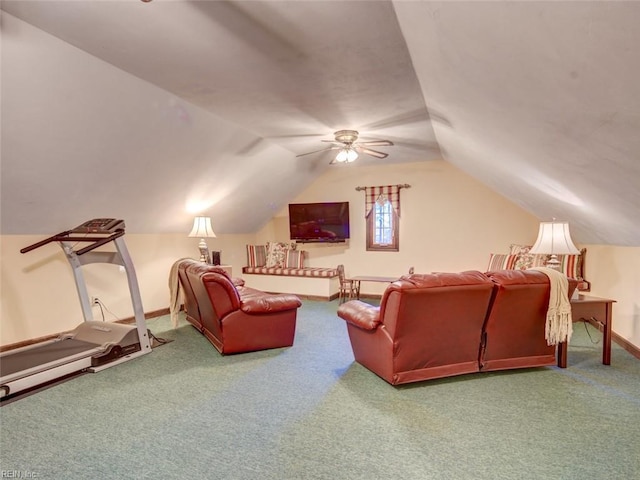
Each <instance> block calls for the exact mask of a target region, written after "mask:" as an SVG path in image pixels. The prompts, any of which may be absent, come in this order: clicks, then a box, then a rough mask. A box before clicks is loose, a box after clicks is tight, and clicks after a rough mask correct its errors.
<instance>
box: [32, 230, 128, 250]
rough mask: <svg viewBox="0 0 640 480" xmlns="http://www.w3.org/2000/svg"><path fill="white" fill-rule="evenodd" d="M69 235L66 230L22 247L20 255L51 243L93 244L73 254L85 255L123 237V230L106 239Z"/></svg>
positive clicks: (68, 231) (69, 231)
mask: <svg viewBox="0 0 640 480" xmlns="http://www.w3.org/2000/svg"><path fill="white" fill-rule="evenodd" d="M70 233H72V232H71V230H67V231H66V232H60V233H58V234H56V235H54V236H52V237H49V238H45V239H44V240H41V241H39V242H37V243H34V244H33V245H29V246H28V247H24V248H22V249H20V253H28V252H30V251H32V250H35V249H36V248H40V247H43V246H44V245H47V244H49V243H51V242H94V243H93V244H92V245H87V246H86V247H84V248H81V249H80V250H78V251H76V252H75V253H76V255H84V254H85V253H87V252H90V251H91V250H94V249H96V248H98V247H100V246H102V245H105V244H107V243H109V242H111V241H113V240H115V239H116V238H118V237H121V236H123V235H124V230H123V229H119V230H116V231H115V232H114V233H112V234H111V235H109V236H108V237H71V236H69V234H70Z"/></svg>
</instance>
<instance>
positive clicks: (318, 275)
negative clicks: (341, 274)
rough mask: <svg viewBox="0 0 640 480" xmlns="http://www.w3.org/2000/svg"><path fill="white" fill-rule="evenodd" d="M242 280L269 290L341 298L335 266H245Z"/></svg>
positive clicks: (316, 296)
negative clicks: (339, 296)
mask: <svg viewBox="0 0 640 480" xmlns="http://www.w3.org/2000/svg"><path fill="white" fill-rule="evenodd" d="M242 279H243V280H244V281H245V284H246V285H247V286H248V287H251V288H256V289H258V290H263V291H265V292H273V293H294V294H296V295H301V296H305V297H308V298H318V299H324V300H333V299H334V298H337V296H338V291H339V287H340V281H339V279H338V270H337V269H335V268H321V267H304V268H284V267H243V269H242ZM301 279H304V280H301Z"/></svg>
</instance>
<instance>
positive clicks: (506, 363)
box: [480, 270, 578, 370]
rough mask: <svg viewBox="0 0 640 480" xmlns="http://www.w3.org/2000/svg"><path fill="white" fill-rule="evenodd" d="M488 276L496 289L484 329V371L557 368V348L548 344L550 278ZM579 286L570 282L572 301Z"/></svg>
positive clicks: (507, 273)
mask: <svg viewBox="0 0 640 480" xmlns="http://www.w3.org/2000/svg"><path fill="white" fill-rule="evenodd" d="M487 276H488V277H489V278H491V280H492V281H493V282H494V283H495V284H496V289H495V293H494V297H493V299H492V304H491V309H490V311H489V315H488V317H487V321H486V323H485V326H484V335H485V338H484V344H485V345H484V350H483V352H482V357H481V359H480V362H481V368H482V369H483V370H502V369H505V368H524V367H536V366H543V365H553V364H554V363H555V346H554V345H547V341H546V340H545V326H546V316H547V309H548V306H549V292H550V288H551V287H550V282H549V277H547V275H545V274H544V273H542V272H539V271H536V270H502V271H497V272H488V273H487ZM577 283H578V282H577V281H576V280H574V279H570V280H569V298H571V295H572V293H573V290H575V288H576V285H577Z"/></svg>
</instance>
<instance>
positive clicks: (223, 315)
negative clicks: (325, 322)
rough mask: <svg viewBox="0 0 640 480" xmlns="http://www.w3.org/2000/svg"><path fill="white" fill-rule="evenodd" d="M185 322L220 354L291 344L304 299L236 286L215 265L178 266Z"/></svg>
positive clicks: (188, 263)
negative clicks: (196, 330) (197, 331)
mask: <svg viewBox="0 0 640 480" xmlns="http://www.w3.org/2000/svg"><path fill="white" fill-rule="evenodd" d="M178 278H179V281H180V285H181V287H182V289H183V292H184V303H185V311H186V314H187V320H188V321H189V322H190V323H191V324H193V325H194V326H195V327H196V328H197V329H198V330H199V331H200V332H202V334H203V335H204V336H205V337H206V338H207V339H208V340H209V341H210V342H211V343H212V344H213V346H214V347H215V348H216V349H217V350H218V351H219V352H220V353H222V354H231V353H241V352H250V351H255V350H266V349H269V348H280V347H289V346H291V345H293V340H294V336H295V327H296V316H297V311H298V308H299V307H300V306H301V305H302V303H301V302H300V299H299V298H298V297H296V296H295V295H289V294H268V293H265V292H261V291H259V290H255V289H252V288H248V287H244V286H243V285H241V284H242V282H241V281H240V282H237V281H236V283H237V284H238V285H235V284H234V282H233V281H232V280H231V278H229V276H228V275H227V273H226V272H225V271H224V270H223V269H221V268H219V267H215V266H213V265H208V264H205V263H201V262H195V261H192V260H185V261H182V262H181V263H180V264H179V265H178Z"/></svg>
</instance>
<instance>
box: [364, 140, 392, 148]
mask: <svg viewBox="0 0 640 480" xmlns="http://www.w3.org/2000/svg"><path fill="white" fill-rule="evenodd" d="M358 145H362V146H363V147H392V146H393V142H392V141H391V140H371V141H370V142H358Z"/></svg>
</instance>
